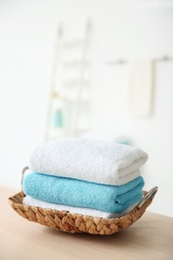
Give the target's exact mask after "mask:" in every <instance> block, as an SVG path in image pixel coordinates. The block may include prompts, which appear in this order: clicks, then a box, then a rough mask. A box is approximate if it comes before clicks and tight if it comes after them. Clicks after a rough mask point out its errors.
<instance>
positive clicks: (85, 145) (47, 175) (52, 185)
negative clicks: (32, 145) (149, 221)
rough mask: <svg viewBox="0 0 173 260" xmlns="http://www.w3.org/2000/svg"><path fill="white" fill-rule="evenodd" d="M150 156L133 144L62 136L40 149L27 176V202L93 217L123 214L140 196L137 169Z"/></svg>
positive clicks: (32, 158)
mask: <svg viewBox="0 0 173 260" xmlns="http://www.w3.org/2000/svg"><path fill="white" fill-rule="evenodd" d="M147 158H148V156H147V154H146V153H145V152H144V151H142V150H140V149H138V148H135V147H131V146H128V145H122V144H117V143H114V142H106V141H98V140H89V139H82V138H62V139H58V140H55V141H51V142H48V143H46V144H44V145H41V146H39V147H37V148H36V149H35V150H34V151H33V152H32V154H31V156H30V161H29V169H30V170H31V173H29V174H27V175H26V176H25V177H24V180H23V190H24V193H25V194H26V196H25V198H24V200H23V203H24V204H29V205H32V206H39V207H44V208H50V209H57V210H67V211H70V212H71V213H80V214H83V215H90V216H95V217H104V218H111V217H119V216H122V215H124V214H125V213H127V212H128V211H130V210H131V209H132V208H133V207H134V206H135V205H137V204H138V203H139V201H140V200H141V198H142V196H143V193H142V188H143V186H144V180H143V178H142V177H141V176H140V170H139V168H140V167H141V166H142V165H143V164H144V163H145V162H146V160H147Z"/></svg>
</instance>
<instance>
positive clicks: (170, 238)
mask: <svg viewBox="0 0 173 260" xmlns="http://www.w3.org/2000/svg"><path fill="white" fill-rule="evenodd" d="M17 192H18V191H17V190H16V191H15V190H12V189H9V188H3V187H0V205H1V207H0V259H9V260H23V259H24V260H37V259H38V260H44V259H45V260H53V259H58V260H70V259H75V260H76V259H78V260H80V259H81V260H85V259H91V260H92V259H105V260H109V259H117V260H126V259H127V260H128V259H133V260H134V259H135V260H136V259H147V260H148V259H151V260H152V259H157V260H159V259H160V260H168V259H170V260H172V259H173V218H170V217H165V216H162V215H158V214H154V213H149V212H146V213H145V214H144V215H143V217H142V218H141V219H140V220H138V221H137V222H136V223H135V224H134V225H132V226H131V227H130V228H128V229H127V230H125V231H122V232H119V233H116V234H114V235H111V236H99V235H98V236H92V235H89V234H68V233H63V232H60V231H56V230H53V229H51V228H48V227H44V226H41V225H39V224H36V223H33V222H29V221H27V220H25V219H23V218H22V217H20V216H19V215H18V214H17V213H16V212H15V211H14V210H13V209H12V208H11V206H10V205H9V204H8V202H7V199H8V197H9V196H11V195H14V194H15V193H17ZM153 203H154V201H153Z"/></svg>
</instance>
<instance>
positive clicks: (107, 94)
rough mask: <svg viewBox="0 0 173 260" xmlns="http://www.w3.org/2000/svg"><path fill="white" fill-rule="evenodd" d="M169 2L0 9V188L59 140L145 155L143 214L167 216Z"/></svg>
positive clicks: (18, 4)
mask: <svg viewBox="0 0 173 260" xmlns="http://www.w3.org/2000/svg"><path fill="white" fill-rule="evenodd" d="M172 28H173V1H168V0H158V1H156V0H150V1H149V0H131V1H129V0H126V1H125V0H122V1H116V0H94V1H93V0H63V1H60V0H30V1H25V0H1V1H0V155H1V156H0V166H1V173H0V185H6V186H10V187H15V188H16V189H20V175H21V170H22V168H23V167H24V166H25V165H27V162H28V157H29V154H30V152H31V151H32V149H33V148H34V147H35V146H37V145H39V144H41V143H44V142H46V141H49V140H52V139H54V138H59V137H63V136H80V137H83V138H85V137H86V138H93V139H102V140H111V141H115V142H119V143H124V144H129V145H134V146H137V147H139V148H141V149H143V150H144V151H146V152H147V153H148V154H149V160H148V162H147V163H146V165H145V166H144V167H143V171H142V175H143V177H144V179H145V183H146V184H145V189H146V190H149V189H151V188H152V187H153V186H156V185H157V186H159V192H158V194H157V196H156V199H155V200H154V203H153V204H152V205H151V206H150V208H149V210H150V211H153V212H156V213H160V214H164V215H168V216H173V206H172V201H173V188H172V185H173V159H172V155H173V152H172V151H173V116H172V114H171V113H172V112H171V111H173V101H172V100H173V29H172Z"/></svg>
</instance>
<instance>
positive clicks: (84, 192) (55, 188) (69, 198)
mask: <svg viewBox="0 0 173 260" xmlns="http://www.w3.org/2000/svg"><path fill="white" fill-rule="evenodd" d="M143 186H144V181H143V178H142V177H141V176H139V177H138V178H136V179H135V180H133V181H131V182H129V183H127V184H125V185H122V186H112V185H103V184H97V183H92V182H86V181H82V180H76V179H71V178H63V177H56V176H49V175H45V174H39V173H30V174H28V175H26V176H25V178H24V181H23V190H24V193H25V194H26V195H30V196H32V197H34V198H36V199H40V200H44V201H47V202H51V203H57V204H64V205H69V206H76V207H86V208H93V209H98V210H101V211H106V212H121V211H123V210H125V209H126V208H128V207H129V206H130V205H132V204H134V203H135V202H137V201H139V200H140V199H141V198H142V187H143Z"/></svg>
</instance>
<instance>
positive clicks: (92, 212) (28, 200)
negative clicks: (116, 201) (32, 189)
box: [23, 195, 138, 218]
mask: <svg viewBox="0 0 173 260" xmlns="http://www.w3.org/2000/svg"><path fill="white" fill-rule="evenodd" d="M23 204H25V205H30V206H35V207H41V208H46V209H55V210H58V211H61V210H65V211H69V212H70V213H72V214H73V213H75V214H76V213H78V214H82V215H87V216H91V217H101V218H120V217H122V216H123V215H125V214H127V213H129V212H130V211H131V210H132V209H133V208H134V207H135V206H136V205H137V204H138V202H137V203H134V204H132V205H131V206H130V207H128V208H127V209H126V210H124V211H121V212H120V213H112V212H104V211H101V210H97V209H89V208H81V207H73V206H67V205H62V204H55V203H49V202H46V201H43V200H38V199H35V198H33V197H31V196H29V195H26V196H25V197H24V199H23Z"/></svg>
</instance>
